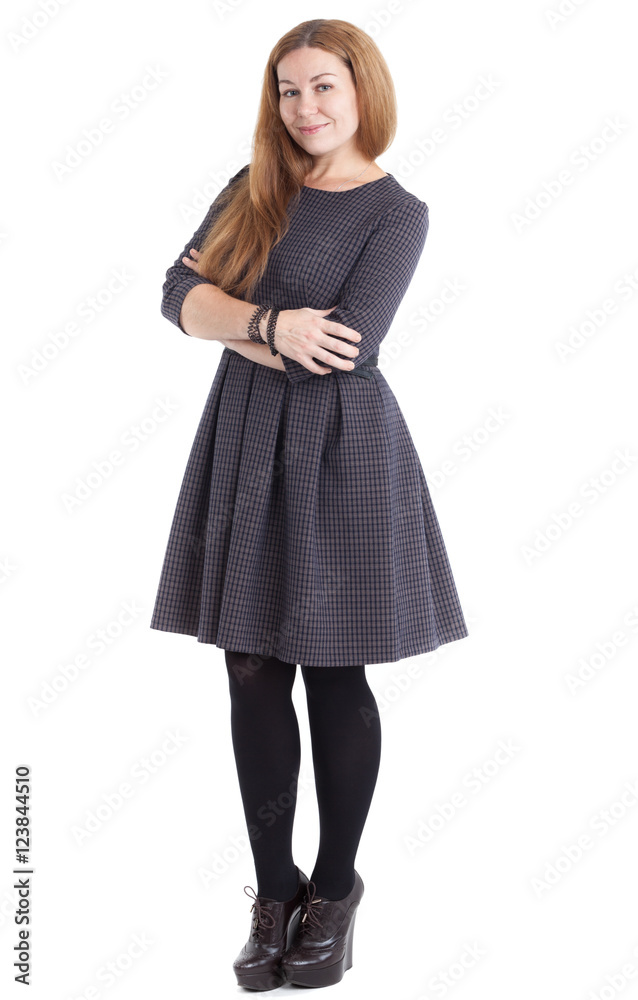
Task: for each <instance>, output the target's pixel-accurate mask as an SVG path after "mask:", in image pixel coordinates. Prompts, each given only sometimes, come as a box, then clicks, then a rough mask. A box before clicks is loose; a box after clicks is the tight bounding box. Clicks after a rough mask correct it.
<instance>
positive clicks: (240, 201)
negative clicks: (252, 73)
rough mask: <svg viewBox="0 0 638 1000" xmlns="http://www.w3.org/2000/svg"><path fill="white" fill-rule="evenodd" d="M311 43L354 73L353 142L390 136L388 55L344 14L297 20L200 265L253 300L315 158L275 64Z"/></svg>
mask: <svg viewBox="0 0 638 1000" xmlns="http://www.w3.org/2000/svg"><path fill="white" fill-rule="evenodd" d="M304 46H310V47H311V48H321V49H325V51H327V52H332V53H334V54H335V55H336V56H338V57H339V58H340V59H341V60H342V61H343V63H344V65H346V66H347V67H348V68H349V69H350V72H351V73H352V77H353V82H354V86H355V88H356V91H357V101H358V105H359V127H358V129H357V133H356V143H357V148H358V149H359V151H360V152H361V153H362V154H363V156H365V158H366V159H368V160H374V159H376V157H377V156H379V155H380V154H381V153H383V152H384V151H385V150H386V149H387V148H388V146H389V145H391V143H392V140H393V139H394V136H395V133H396V127H397V109H396V95H395V90H394V84H393V82H392V77H391V76H390V71H389V69H388V66H387V64H386V61H385V59H384V58H383V56H382V55H381V52H380V50H379V48H378V47H377V45H376V43H375V42H374V41H373V40H372V39H371V38H370V36H369V35H367V34H366V33H365V31H362V30H361V28H358V27H357V26H356V25H355V24H351V23H350V22H349V21H340V20H334V19H333V20H324V19H318V20H313V21H302V22H301V24H298V25H297V26H296V27H295V28H292V29H291V30H290V31H288V32H287V33H286V34H285V35H283V36H282V37H281V38H280V39H279V41H278V42H277V44H276V45H275V47H274V48H273V50H272V52H271V53H270V56H269V58H268V63H267V65H266V69H265V72H264V81H263V86H262V90H261V102H260V106H259V114H258V117H257V124H256V126H255V132H254V136H253V142H252V158H251V161H250V169H249V170H248V171H247V172H246V174H245V175H244V176H242V177H240V178H239V179H238V180H237V181H236V182H235V183H234V184H232V185H231V186H230V187H229V188H228V190H227V192H226V194H225V196H224V197H223V198H222V199H221V201H220V210H219V212H218V214H217V215H216V217H215V221H214V222H213V225H212V226H211V228H210V230H209V231H208V233H207V234H206V238H205V240H204V243H203V245H202V247H201V256H200V258H199V273H200V274H202V275H203V276H204V277H205V278H208V279H209V281H212V282H213V283H214V284H215V285H218V286H219V287H220V288H221V289H222V290H223V291H225V292H227V293H228V294H229V295H233V296H235V297H236V298H244V297H245V299H246V300H247V301H250V296H251V294H252V291H253V290H254V287H255V286H256V284H257V282H258V281H259V280H260V278H261V277H262V275H263V273H264V271H265V269H266V264H267V262H268V253H269V252H270V250H271V249H272V247H273V246H274V245H275V244H276V243H278V242H279V240H280V239H281V238H282V237H283V236H284V235H285V233H286V231H287V229H288V225H289V218H288V215H287V211H288V206H289V203H290V201H291V199H295V201H294V202H293V205H294V204H296V200H297V199H298V197H299V194H300V192H301V188H302V187H303V183H304V180H305V178H306V175H307V174H308V173H309V172H310V170H311V168H312V165H313V160H312V156H311V155H310V153H307V152H306V151H305V150H304V149H302V147H301V146H299V145H297V143H296V142H294V140H293V139H292V138H291V136H290V134H289V133H288V131H287V129H286V127H285V125H284V123H283V121H282V119H281V115H280V113H279V85H278V82H277V65H278V63H279V61H280V60H281V59H283V57H284V56H286V55H288V53H289V52H293V51H294V50H295V49H299V48H302V47H304Z"/></svg>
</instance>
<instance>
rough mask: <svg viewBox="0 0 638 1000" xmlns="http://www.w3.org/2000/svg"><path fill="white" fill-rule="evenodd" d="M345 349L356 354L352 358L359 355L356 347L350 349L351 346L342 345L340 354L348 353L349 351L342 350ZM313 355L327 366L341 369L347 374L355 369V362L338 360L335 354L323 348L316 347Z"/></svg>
mask: <svg viewBox="0 0 638 1000" xmlns="http://www.w3.org/2000/svg"><path fill="white" fill-rule="evenodd" d="M343 347H345V348H347V349H349V350H351V351H354V352H355V354H353V355H351V356H352V357H356V356H357V354H358V353H359V351H358V350H357V348H356V347H350V345H349V344H340V345H339V353H340V354H346V353H347V350H342V348H343ZM313 355H314V357H315V358H317V360H318V361H324V362H325V363H326V364H327V365H330V366H331V368H341V369H342V371H346V372H350V371H352V369H353V368H354V361H348V359H347V358H337V357H336V356H335V355H334V354H331V353H330V351H329V350H327V349H326V348H323V347H321V348H319V347H316V348H315V350H314V351H313Z"/></svg>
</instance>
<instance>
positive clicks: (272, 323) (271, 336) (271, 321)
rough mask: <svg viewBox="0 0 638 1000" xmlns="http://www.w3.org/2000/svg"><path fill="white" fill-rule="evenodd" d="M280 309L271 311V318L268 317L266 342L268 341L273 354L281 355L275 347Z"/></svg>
mask: <svg viewBox="0 0 638 1000" xmlns="http://www.w3.org/2000/svg"><path fill="white" fill-rule="evenodd" d="M279 312H280V310H279V309H274V308H273V309H271V310H270V316H269V317H268V323H267V324H266V340H267V341H268V346H269V347H270V353H271V354H273V355H274V354H279V351H278V350H277V348H276V347H275V327H276V326H277V317H278V316H279Z"/></svg>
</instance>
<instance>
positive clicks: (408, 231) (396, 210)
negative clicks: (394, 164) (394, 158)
mask: <svg viewBox="0 0 638 1000" xmlns="http://www.w3.org/2000/svg"><path fill="white" fill-rule="evenodd" d="M429 214H430V213H429V208H428V206H427V204H426V202H424V201H422V200H421V199H420V198H418V197H417V195H415V194H413V193H412V192H411V191H408V190H407V189H406V188H404V187H403V185H402V184H400V183H399V182H398V181H397V180H396V178H394V176H392V178H391V181H390V182H389V183H388V184H386V185H385V186H384V189H383V196H382V197H380V198H379V199H378V201H377V202H376V203H375V205H374V206H373V207H372V210H371V212H370V217H369V220H368V225H369V228H370V229H371V230H372V231H378V230H380V229H381V230H382V229H392V230H393V231H394V232H396V231H397V230H403V232H404V233H405V235H406V237H410V236H412V237H414V238H415V239H417V240H419V239H420V240H425V237H426V236H427V232H428V228H429V225H430V219H429Z"/></svg>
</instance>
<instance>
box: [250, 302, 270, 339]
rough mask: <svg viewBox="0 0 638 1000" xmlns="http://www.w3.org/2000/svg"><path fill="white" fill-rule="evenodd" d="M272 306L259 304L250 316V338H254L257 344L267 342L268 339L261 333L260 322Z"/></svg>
mask: <svg viewBox="0 0 638 1000" xmlns="http://www.w3.org/2000/svg"><path fill="white" fill-rule="evenodd" d="M270 308H271V307H270V306H257V308H256V309H255V311H254V313H253V314H252V316H251V317H250V322H249V323H248V339H249V340H252V341H253V342H254V343H255V344H265V343H266V341H265V340H264V338H263V337H262V335H261V331H260V329H259V322H260V320H261V318H262V316H263V315H264V313H267V312H268V310H269V309H270Z"/></svg>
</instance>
